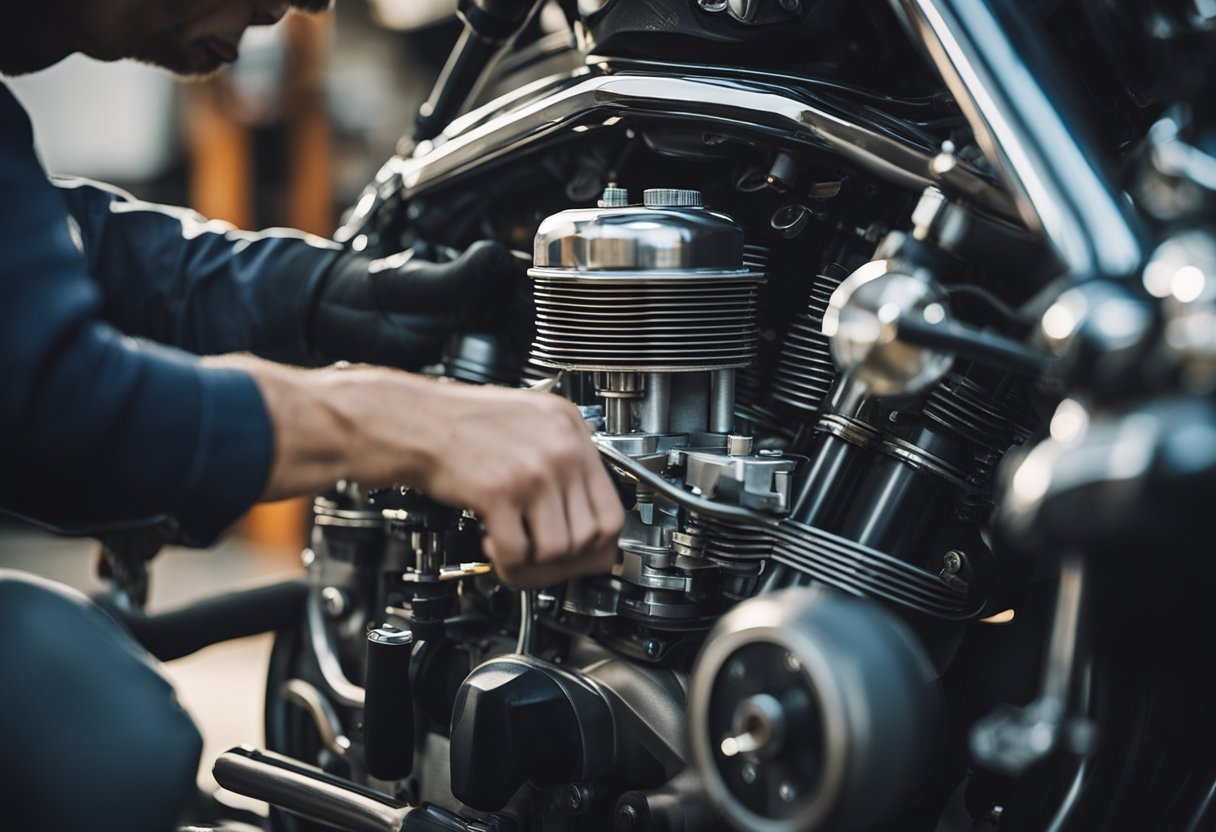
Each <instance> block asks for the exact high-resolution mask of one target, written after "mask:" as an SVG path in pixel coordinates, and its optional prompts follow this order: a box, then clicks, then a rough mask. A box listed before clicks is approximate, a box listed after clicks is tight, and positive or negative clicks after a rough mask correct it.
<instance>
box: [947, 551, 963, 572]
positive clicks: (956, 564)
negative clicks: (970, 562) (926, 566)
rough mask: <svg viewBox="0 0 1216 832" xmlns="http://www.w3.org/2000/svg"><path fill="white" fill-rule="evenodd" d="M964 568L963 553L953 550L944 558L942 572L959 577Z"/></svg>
mask: <svg viewBox="0 0 1216 832" xmlns="http://www.w3.org/2000/svg"><path fill="white" fill-rule="evenodd" d="M962 568H963V553H962V552H957V551H955V550H954V549H951V550H950V551H949V552H946V554H945V556H944V557H943V558H942V571H943V572H945V573H946V574H947V575H957V574H958V573H959V570H960V569H962Z"/></svg>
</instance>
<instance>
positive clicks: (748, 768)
mask: <svg viewBox="0 0 1216 832" xmlns="http://www.w3.org/2000/svg"><path fill="white" fill-rule="evenodd" d="M759 773H760V772H759V771H757V770H756V764H755V763H744V764H743V770H742V771H741V772H740V775H741V776H742V777H743V782H744V783H746V784H748V785H749V786H750V785H751V784H752V783H755V782H756V777H757V776H758V775H759Z"/></svg>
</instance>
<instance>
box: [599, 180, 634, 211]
mask: <svg viewBox="0 0 1216 832" xmlns="http://www.w3.org/2000/svg"><path fill="white" fill-rule="evenodd" d="M628 204H629V191H628V190H626V189H625V188H618V187H616V186H615V185H609V186H608V187H606V188H604V192H603V193H602V194H600V198H599V201H598V202H596V207H597V208H622V207H624V206H626V205H628Z"/></svg>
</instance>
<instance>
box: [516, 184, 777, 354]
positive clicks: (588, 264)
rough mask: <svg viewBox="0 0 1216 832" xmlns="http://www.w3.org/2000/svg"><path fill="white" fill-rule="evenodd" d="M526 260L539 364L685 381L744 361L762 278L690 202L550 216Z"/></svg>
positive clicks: (734, 242)
mask: <svg viewBox="0 0 1216 832" xmlns="http://www.w3.org/2000/svg"><path fill="white" fill-rule="evenodd" d="M617 201H619V200H617ZM534 255H535V266H534V268H532V269H529V270H528V275H529V276H530V277H531V278H532V282H533V293H534V296H535V299H536V340H535V341H534V342H533V345H532V357H533V359H534V360H535V361H536V362H537V363H539V364H543V365H545V366H548V367H558V368H562V369H566V370H589V371H609V372H617V371H620V372H691V371H697V370H720V369H728V368H731V367H743V366H746V365H748V364H749V363H751V362H752V360H753V359H754V358H755V355H756V346H757V335H756V294H757V289H758V287H759V284H760V283H761V281H762V280H763V275H762V274H761V273H760V272H754V271H749V270H748V269H747V268H746V267H745V266H744V264H743V231H742V229H741V228H740V227H739V225H738V224H737V223H736V222H735V221H734V220H733V219H731V218H730V217H728V216H726V215H725V214H720V213H717V212H714V211H710V210H708V209H706V208H703V207H701V195H700V193H699V192H697V191H688V190H675V189H668V188H662V189H653V190H648V191H646V192H645V202H644V204H643V205H625V206H617V207H602V208H578V209H572V210H569V211H562V212H561V213H558V214H554V215H553V216H551V217H549V218H547V219H546V220H545V221H544V222H542V223H541V226H540V229H539V230H538V231H537V234H536V244H535V251H534Z"/></svg>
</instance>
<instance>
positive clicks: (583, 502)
mask: <svg viewBox="0 0 1216 832" xmlns="http://www.w3.org/2000/svg"><path fill="white" fill-rule="evenodd" d="M580 473H581V472H580ZM566 521H567V522H568V523H569V524H570V553H571V555H574V556H579V555H586V554H589V553H590V552H591V551H593V550H594V549H595V548H597V547H598V546H599V545H600V544H601V543H602V542H603V535H604V532H605V530H604V529H603V528H601V524H600V522H599V521H598V520H597V519H596V512H595V509H594V508H593V507H592V505H591V497H590V495H589V494H588V492H587V484H586V478H585V477H582V476H579V477H578V478H577V479H576V480H575V481H574V482H572V483H571V484H570V486H569V487H568V488H567V489H566Z"/></svg>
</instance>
